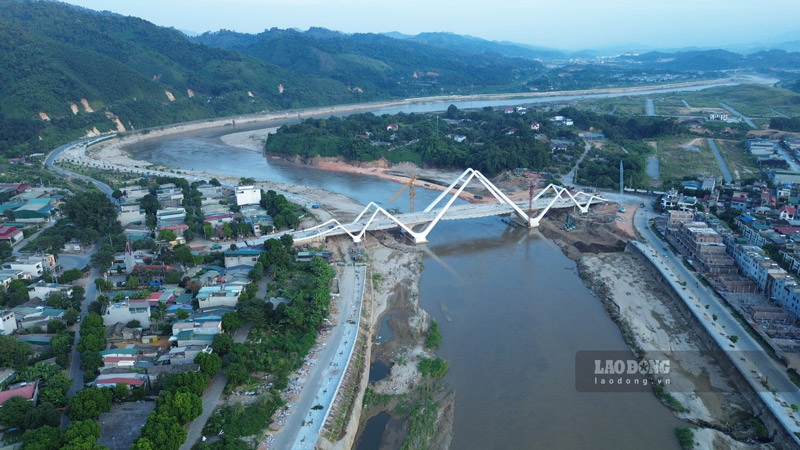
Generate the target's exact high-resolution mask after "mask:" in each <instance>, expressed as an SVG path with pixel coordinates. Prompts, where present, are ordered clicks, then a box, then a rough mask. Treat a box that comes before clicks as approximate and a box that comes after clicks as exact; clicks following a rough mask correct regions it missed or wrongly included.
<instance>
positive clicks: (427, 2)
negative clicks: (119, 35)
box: [67, 0, 800, 49]
mask: <svg viewBox="0 0 800 450" xmlns="http://www.w3.org/2000/svg"><path fill="white" fill-rule="evenodd" d="M67 3H71V4H75V5H80V6H85V7H87V8H90V9H96V10H109V11H113V12H116V13H119V14H124V15H131V16H136V17H141V18H143V19H145V20H148V21H150V22H153V23H155V24H157V25H163V26H171V27H175V28H177V29H179V30H184V31H192V32H199V33H202V32H204V31H216V30H218V29H221V28H225V29H229V30H235V31H241V32H245V33H258V32H261V31H264V29H267V28H272V27H278V28H298V29H302V30H305V29H308V28H309V27H312V26H319V27H324V28H329V29H332V30H339V31H344V32H347V33H356V32H375V33H379V32H386V31H399V32H402V33H406V34H417V33H420V32H425V31H450V32H454V33H458V34H469V35H472V36H477V37H481V38H484V39H488V40H498V41H499V40H507V41H513V42H520V43H525V44H533V45H541V46H547V47H554V48H561V49H582V48H598V47H602V46H607V45H618V44H628V43H638V44H644V45H647V46H654V47H662V48H663V47H669V48H675V47H685V46H725V45H732V44H742V43H754V42H758V43H762V44H766V45H769V44H770V43H777V42H783V41H789V40H800V23H798V22H797V18H798V17H800V1H798V0H762V1H754V0H605V1H602V0H571V1H564V0H549V1H546V0H493V1H481V2H478V1H474V0H461V1H454V0H424V1H423V0H393V1H386V0H158V1H156V0H67Z"/></svg>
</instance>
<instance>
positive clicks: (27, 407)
mask: <svg viewBox="0 0 800 450" xmlns="http://www.w3.org/2000/svg"><path fill="white" fill-rule="evenodd" d="M33 408H34V406H33V402H31V401H29V400H27V399H25V398H23V397H11V398H10V399H8V400H6V402H5V403H3V407H2V408H0V424H2V425H3V426H5V427H8V428H23V424H24V423H25V416H26V415H27V414H28V412H30V411H31V410H33Z"/></svg>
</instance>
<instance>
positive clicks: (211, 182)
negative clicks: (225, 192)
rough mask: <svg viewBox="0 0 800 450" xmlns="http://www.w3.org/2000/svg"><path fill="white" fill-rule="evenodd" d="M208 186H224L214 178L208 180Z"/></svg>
mask: <svg viewBox="0 0 800 450" xmlns="http://www.w3.org/2000/svg"><path fill="white" fill-rule="evenodd" d="M208 184H210V185H212V186H217V187H219V186H222V184H221V183H220V182H219V180H217V179H216V178H212V179H210V180H208Z"/></svg>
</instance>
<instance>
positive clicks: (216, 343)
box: [211, 333, 233, 356]
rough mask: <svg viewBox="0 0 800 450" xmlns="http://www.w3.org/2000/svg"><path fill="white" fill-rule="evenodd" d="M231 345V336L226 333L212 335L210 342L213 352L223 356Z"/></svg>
mask: <svg viewBox="0 0 800 450" xmlns="http://www.w3.org/2000/svg"><path fill="white" fill-rule="evenodd" d="M231 347H233V338H232V337H231V335H229V334H227V333H217V334H215V335H214V340H213V341H212V343H211V348H213V349H214V353H216V354H218V355H220V356H225V355H226V354H228V351H229V350H230V349H231Z"/></svg>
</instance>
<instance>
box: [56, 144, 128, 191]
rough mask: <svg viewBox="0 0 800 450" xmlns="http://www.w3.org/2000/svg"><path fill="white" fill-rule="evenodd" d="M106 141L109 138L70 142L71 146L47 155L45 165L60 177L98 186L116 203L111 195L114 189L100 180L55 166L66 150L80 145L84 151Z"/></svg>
mask: <svg viewBox="0 0 800 450" xmlns="http://www.w3.org/2000/svg"><path fill="white" fill-rule="evenodd" d="M104 139H108V137H103V138H88V139H81V140H80V141H75V142H70V143H69V144H64V145H62V146H61V147H58V148H57V149H55V150H53V151H52V152H50V154H49V155H47V158H46V159H45V160H44V163H45V165H46V166H47V168H48V169H50V170H52V171H53V172H56V173H58V174H60V175H63V176H65V177H69V178H80V179H81V180H84V181H86V182H88V183H92V184H94V185H95V186H97V188H98V189H100V191H102V192H103V193H104V194H106V195H107V196H108V198H110V199H111V200H112V201H114V198H113V197H112V196H111V193H112V192H113V189H111V188H110V187H109V186H108V185H107V184H105V183H103V182H100V181H98V180H95V179H94V178H91V177H87V176H86V175H81V174H79V173H74V172H70V171H68V170H64V169H62V168H60V167H56V165H55V161H56V160H57V159H58V157H59V156H61V153H63V152H64V150H66V149H68V148H71V147H75V146H78V145H81V146H83V148H84V149H86V147H88V146H89V145H91V144H93V143H95V142H98V141H101V140H104Z"/></svg>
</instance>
